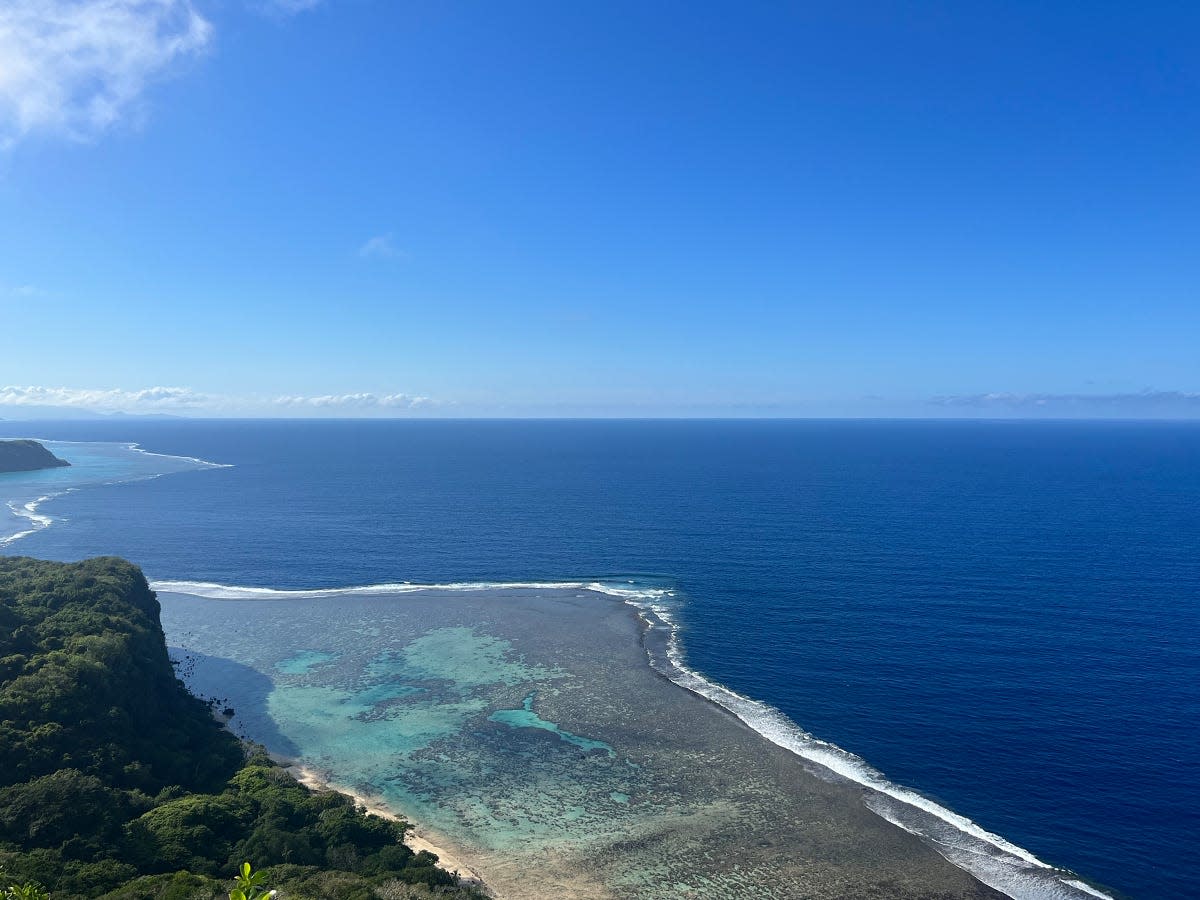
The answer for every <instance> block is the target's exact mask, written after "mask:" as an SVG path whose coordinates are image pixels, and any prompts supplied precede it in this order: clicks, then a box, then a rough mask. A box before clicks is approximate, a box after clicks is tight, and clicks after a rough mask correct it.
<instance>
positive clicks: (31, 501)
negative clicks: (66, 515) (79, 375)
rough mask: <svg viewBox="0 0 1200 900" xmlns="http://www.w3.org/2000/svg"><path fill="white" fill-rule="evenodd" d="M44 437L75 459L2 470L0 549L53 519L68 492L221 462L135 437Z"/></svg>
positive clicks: (52, 446) (50, 445)
mask: <svg viewBox="0 0 1200 900" xmlns="http://www.w3.org/2000/svg"><path fill="white" fill-rule="evenodd" d="M42 443H43V445H44V446H45V447H46V448H47V449H48V450H50V452H51V453H53V454H54V455H55V456H57V457H59V458H60V459H65V460H66V461H67V462H69V463H70V464H71V465H70V466H69V467H65V468H55V469H41V470H38V471H35V472H4V473H0V504H2V505H0V552H7V548H8V547H9V546H12V545H14V544H15V543H16V542H17V541H20V540H22V539H25V538H28V537H30V536H31V535H33V534H36V533H37V532H38V531H41V530H42V529H44V528H47V527H49V526H50V525H51V524H53V523H54V521H55V519H56V516H55V510H56V508H57V504H55V502H54V501H55V500H57V499H58V498H60V497H62V496H64V495H66V494H69V493H72V492H74V491H79V490H82V489H85V488H96V487H101V486H104V485H113V484H122V483H124V482H130V481H143V480H146V479H150V478H158V477H159V476H160V475H170V474H176V473H180V472H189V471H195V470H199V469H210V468H220V466H219V465H217V464H215V463H210V462H206V461H204V460H200V459H193V458H190V457H180V456H169V455H164V454H159V453H148V452H146V451H144V450H141V449H139V448H138V447H137V446H136V445H135V444H131V443H114V442H108V441H43V442H42ZM14 549H16V548H14Z"/></svg>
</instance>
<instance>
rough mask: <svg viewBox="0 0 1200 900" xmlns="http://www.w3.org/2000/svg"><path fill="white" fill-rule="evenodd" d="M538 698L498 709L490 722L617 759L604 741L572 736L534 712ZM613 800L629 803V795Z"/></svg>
mask: <svg viewBox="0 0 1200 900" xmlns="http://www.w3.org/2000/svg"><path fill="white" fill-rule="evenodd" d="M536 696H537V692H536V691H532V692H530V693H529V694H528V695H527V696H526V697H525V699H524V700H523V701H521V708H520V709H498V710H496V711H495V712H494V713H492V714H491V715H490V716H488V721H489V722H499V723H501V724H502V725H507V726H509V727H510V728H540V729H542V731H549V732H550V733H551V734H554V735H557V736H558V739H559V740H561V741H566V742H567V743H568V744H573V745H574V746H576V747H578V748H579V749H581V750H583V751H585V752H586V751H589V750H603V751H604V752H605V753H607V754H608V755H609V757H615V756H616V755H617V754H616V752H615V751H614V750H613V748H612V747H610V746H609V745H608V744H606V743H605V742H604V741H597V740H594V739H592V738H586V737H581V736H580V735H578V734H571V732H569V731H564V730H563V729H562V728H560V727H559V726H558V723H557V722H548V721H546V720H545V719H543V718H542V717H541V716H539V715H538V714H537V713H535V712H534V711H533V698H534V697H536ZM609 796H610V797H612V799H614V800H617V798H618V797H622V798H624V799H622V800H618V801H617V802H619V803H628V802H629V795H628V794H623V793H621V792H620V791H612V792H611V793H610V794H609Z"/></svg>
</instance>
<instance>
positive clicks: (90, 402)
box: [0, 385, 444, 415]
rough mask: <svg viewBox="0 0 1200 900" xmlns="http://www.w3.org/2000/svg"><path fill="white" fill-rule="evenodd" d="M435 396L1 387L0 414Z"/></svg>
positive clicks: (313, 407)
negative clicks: (242, 394) (277, 394)
mask: <svg viewBox="0 0 1200 900" xmlns="http://www.w3.org/2000/svg"><path fill="white" fill-rule="evenodd" d="M441 405H444V404H441V403H439V402H438V401H436V400H434V399H433V398H432V397H424V396H419V395H415V394H404V393H392V394H374V393H370V392H359V393H350V394H322V395H314V396H303V395H289V396H278V397H262V396H258V395H246V396H230V395H222V394H206V393H202V392H200V391H195V390H192V389H191V388H186V387H150V388H142V389H139V390H132V391H130V390H122V389H120V388H111V389H84V388H66V387H42V386H34V385H30V386H24V387H22V386H19V385H8V386H0V412H3V411H9V412H12V411H16V412H18V413H19V412H20V411H21V410H32V409H35V408H36V409H38V410H42V411H44V410H64V411H68V412H69V411H77V412H85V413H100V414H111V413H126V414H135V415H136V414H152V413H168V414H175V415H282V414H288V413H291V414H295V413H297V412H302V411H306V412H309V413H313V414H316V415H337V414H339V413H340V414H360V415H361V414H371V413H374V414H377V415H398V414H402V413H404V412H409V411H414V410H422V409H428V408H432V407H437V406H441Z"/></svg>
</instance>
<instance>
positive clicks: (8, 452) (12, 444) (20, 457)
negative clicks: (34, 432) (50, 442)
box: [0, 441, 70, 472]
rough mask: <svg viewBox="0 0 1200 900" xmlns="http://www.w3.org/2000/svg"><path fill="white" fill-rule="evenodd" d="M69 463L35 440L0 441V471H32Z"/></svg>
mask: <svg viewBox="0 0 1200 900" xmlns="http://www.w3.org/2000/svg"><path fill="white" fill-rule="evenodd" d="M69 465H70V463H69V462H67V461H66V460H65V459H59V458H58V457H57V456H55V455H54V454H53V453H51V452H50V451H49V450H47V449H46V448H45V447H43V446H42V445H41V444H39V443H38V442H37V441H0V472H32V471H34V470H36V469H55V468H58V467H60V466H69Z"/></svg>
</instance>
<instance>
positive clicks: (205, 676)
mask: <svg viewBox="0 0 1200 900" xmlns="http://www.w3.org/2000/svg"><path fill="white" fill-rule="evenodd" d="M167 652H168V653H170V655H171V659H172V660H173V661H177V663H178V664H177V665H176V666H175V674H176V675H177V676H178V677H179V678H182V679H183V682H184V684H186V685H187V687H188V690H189V691H191V692H192V693H193V694H195V695H196V696H197V697H200V698H201V699H202V700H206V701H214V703H213V706H214V709H213V711H214V713H216V714H217V715H218V717H219V718H220V719H221V720H222V721H224V722H225V724H226V727H227V728H228V729H229V730H230V731H232V732H233V733H234V734H236V735H237V736H238V737H240V738H242V739H243V740H248V741H254V742H255V743H259V744H262V745H263V746H264V747H266V748H267V750H269V751H270V752H271V753H276V754H279V755H281V756H288V757H295V756H299V755H300V750H299V748H298V747H297V746H296V745H295V744H294V743H293V742H292V741H291V739H290V738H288V737H287V736H286V735H285V734H284V733H283V732H282V731H280V730H279V726H278V725H277V724H276V723H275V720H274V719H272V718H271V714H270V711H269V710H268V708H267V698H268V697H269V696H270V695H271V692H272V691H273V690H274V689H275V685H274V684H273V683H272V682H271V679H270V678H268V677H267V676H266V675H264V674H262V672H259V671H258V670H257V669H254V668H251V667H250V666H247V665H245V664H244V663H240V662H237V661H236V660H232V659H226V658H224V657H222V656H209V655H208V654H206V653H197V652H196V651H195V650H188V649H185V648H183V647H173V646H168V647H167ZM226 709H232V710H233V715H232V716H231V717H226V716H225V715H222V711H223V710H226Z"/></svg>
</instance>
